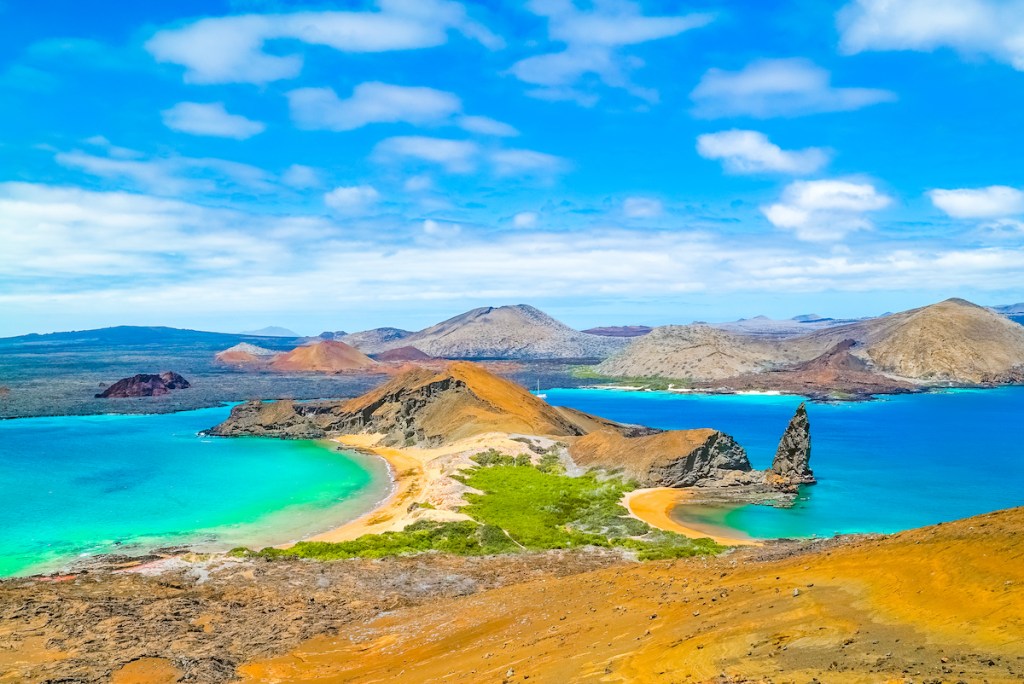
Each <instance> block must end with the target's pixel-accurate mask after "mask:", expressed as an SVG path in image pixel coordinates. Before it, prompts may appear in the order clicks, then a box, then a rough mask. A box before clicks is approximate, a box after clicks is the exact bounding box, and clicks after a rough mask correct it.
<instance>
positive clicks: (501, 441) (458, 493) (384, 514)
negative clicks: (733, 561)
mask: <svg viewBox="0 0 1024 684" xmlns="http://www.w3.org/2000/svg"><path fill="white" fill-rule="evenodd" d="M512 437H513V435H508V434H503V433H497V432H494V433H488V434H483V435H479V436H476V437H471V438H468V439H463V440H459V441H457V442H455V443H453V444H450V445H447V446H443V447H437V448H421V447H407V448H404V449H397V448H394V447H387V446H381V445H379V442H380V441H381V439H382V436H381V435H374V434H369V435H343V436H340V437H335V438H333V439H332V441H334V442H336V443H338V444H339V445H341V446H343V447H346V448H349V449H353V450H357V451H361V452H363V453H367V454H373V455H375V456H378V457H380V458H382V459H384V460H385V461H386V462H387V464H388V467H389V470H390V472H391V479H392V489H391V493H390V494H389V495H388V496H387V498H385V499H384V500H383V501H381V502H380V503H379V504H378V505H377V506H376V507H375V508H374V509H373V510H372V511H370V512H368V513H366V514H365V515H363V516H361V517H359V518H357V519H355V520H352V521H350V522H347V523H345V524H344V525H341V526H340V527H336V528H334V529H332V530H328V531H327V532H323V533H321V534H318V535H315V536H313V537H310V538H309V539H308V540H307V541H324V542H340V541H349V540H352V539H356V538H358V537H361V536H362V535H364V534H382V533H384V532H394V531H397V530H401V529H404V528H405V527H406V526H407V525H410V524H412V523H414V522H416V521H418V520H437V521H447V520H468V518H467V516H465V515H463V514H462V513H459V512H458V508H459V507H460V506H461V505H463V503H464V501H463V500H462V494H463V493H465V492H466V491H467V488H466V487H465V486H464V485H462V484H461V483H459V482H457V481H456V480H453V479H451V477H450V476H451V475H453V474H454V473H455V472H457V471H458V470H460V469H462V468H466V467H471V466H472V465H474V464H473V462H472V461H471V460H470V456H472V455H474V454H477V453H479V452H481V451H486V450H487V449H496V450H498V451H502V452H504V453H509V454H517V453H521V452H522V449H523V444H522V443H521V442H517V441H514V440H513V439H512ZM538 439H540V438H538ZM690 498H691V494H690V492H687V491H686V490H683V489H672V488H669V487H656V488H650V489H637V490H634V491H632V492H629V493H628V494H626V496H625V497H623V500H622V505H623V506H624V507H625V508H626V510H628V511H629V514H630V515H631V516H633V517H635V518H637V519H639V520H642V521H644V522H645V523H647V524H648V525H650V526H652V527H655V528H657V529H660V530H665V531H668V532H675V533H677V534H682V535H685V536H687V537H691V538H693V539H700V538H705V537H708V538H711V539H712V540H714V541H715V542H717V543H719V544H722V545H724V546H751V545H755V546H756V545H760V542H759V541H758V540H756V539H752V538H750V537H748V536H746V535H744V534H743V533H742V532H739V531H738V530H723V529H720V528H711V527H704V526H699V525H683V524H681V523H679V522H677V521H675V520H673V519H672V517H671V515H670V514H671V512H672V510H673V509H674V508H675V507H676V506H678V505H679V504H681V503H684V502H686V501H687V500H688V499H690ZM424 503H426V504H429V505H430V506H432V508H431V507H422V506H416V505H415V504H424Z"/></svg>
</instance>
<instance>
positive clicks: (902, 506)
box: [546, 387, 1024, 538]
mask: <svg viewBox="0 0 1024 684" xmlns="http://www.w3.org/2000/svg"><path fill="white" fill-rule="evenodd" d="M546 393H547V396H548V401H549V402H551V403H553V404H556V405H564V406H571V407H573V408H577V409H580V410H583V411H587V412H590V413H596V414H598V415H601V416H605V417H607V418H612V419H615V420H620V421H625V422H630V423H642V424H646V425H650V426H653V427H659V428H697V427H714V428H717V429H720V430H722V431H724V432H726V433H728V434H730V435H732V436H733V437H735V438H736V439H737V440H738V441H739V442H740V444H742V445H743V446H744V447H746V449H747V453H748V454H749V455H750V459H751V461H752V462H753V464H754V467H755V468H764V467H767V466H769V465H771V460H772V457H773V456H774V454H775V448H776V447H777V446H778V442H779V438H780V437H781V436H782V432H783V431H784V430H785V428H786V424H787V423H788V421H789V419H790V417H791V416H792V415H793V411H794V410H795V409H796V407H797V405H798V404H799V403H800V401H801V399H800V398H799V397H792V396H750V395H719V396H714V395H692V394H689V395H688V394H670V393H664V392H627V391H615V390H596V389H567V390H557V389H556V390H546ZM807 410H808V415H809V417H810V421H811V439H812V461H811V465H812V468H813V469H814V472H815V475H816V476H817V478H818V484H816V485H813V486H808V487H802V488H801V492H800V496H799V499H798V500H797V502H796V504H795V505H794V506H793V507H792V508H788V509H785V508H772V507H769V506H760V505H747V506H740V507H711V506H680V507H679V508H677V509H676V511H675V513H674V515H675V517H677V518H678V519H679V520H680V521H683V522H691V523H705V524H709V525H713V526H718V525H726V526H728V527H732V528H734V529H739V530H742V531H744V532H746V533H747V534H749V535H751V536H754V537H762V538H768V537H785V536H812V535H823V536H824V535H832V534H835V533H846V532H895V531H899V530H904V529H908V528H912V527H919V526H922V525H929V524H933V523H937V522H944V521H949V520H954V519H957V518H963V517H967V516H971V515H976V514H979V513H986V512H989V511H994V510H997V509H1001V508H1009V507H1012V506H1021V505H1024V419H1022V417H1024V387H1006V388H1000V389H994V390H951V391H944V392H936V393H929V394H918V395H903V396H894V397H885V398H881V399H878V400H877V401H868V402H857V403H843V404H825V403H809V404H808V408H807Z"/></svg>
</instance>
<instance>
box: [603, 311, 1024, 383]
mask: <svg viewBox="0 0 1024 684" xmlns="http://www.w3.org/2000/svg"><path fill="white" fill-rule="evenodd" d="M844 340H852V341H853V342H855V343H856V345H857V346H856V348H855V349H853V350H852V354H853V356H854V357H859V358H861V359H863V360H864V361H867V362H868V365H866V366H864V367H863V368H860V369H853V368H850V367H847V368H845V369H844V370H845V371H853V370H859V371H863V372H878V373H885V374H888V375H892V376H897V377H898V378H904V379H911V380H915V381H920V382H953V383H962V384H972V383H989V382H1006V381H1019V380H1020V379H1021V378H1024V327H1022V326H1020V325H1018V324H1016V323H1014V322H1012V321H1010V320H1008V319H1006V318H1004V317H1003V316H1000V315H998V314H996V313H993V312H992V311H990V310H988V309H985V308H983V307H980V306H977V305H975V304H971V303H970V302H967V301H965V300H963V299H948V300H946V301H944V302H939V303H938V304H932V305H930V306H925V307H921V308H919V309H912V310H910V311H904V312H902V313H897V314H890V315H887V316H882V317H879V318H872V319H868V320H864V321H858V322H856V323H850V324H846V325H838V326H834V327H829V328H825V329H823V330H819V331H816V332H812V333H810V334H807V335H801V336H798V337H790V338H785V339H763V338H751V337H746V336H738V335H729V334H728V333H725V332H722V331H720V330H713V329H710V328H707V327H705V326H698V325H692V326H666V327H663V328H656V329H655V330H654V331H653V332H652V333H651V334H649V335H647V336H646V337H643V338H640V339H638V340H636V341H635V342H633V343H632V344H631V345H630V346H629V347H627V348H626V349H625V350H623V351H622V352H621V353H620V354H618V355H616V356H614V357H612V358H609V359H607V360H606V361H605V362H603V363H601V364H600V365H599V366H598V367H597V370H598V371H599V372H601V373H604V374H606V375H609V376H613V377H644V376H647V377H651V376H660V377H668V378H680V379H690V380H695V381H710V380H723V379H726V378H730V377H733V376H746V375H749V374H752V373H763V372H764V371H769V370H794V371H797V370H799V371H810V370H815V369H814V368H808V367H804V368H798V367H795V366H796V364H800V363H803V362H807V361H810V360H811V359H813V358H815V357H817V356H819V355H821V354H824V353H825V352H827V351H828V350H829V349H831V348H833V347H835V345H837V344H840V343H841V342H843V341H844ZM835 361H836V360H835V359H833V360H832V363H833V364H834V363H835ZM817 370H818V371H821V370H822V368H820V367H819V368H817ZM834 370H835V369H834ZM860 380H868V378H866V377H862V378H860Z"/></svg>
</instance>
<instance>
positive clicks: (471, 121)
mask: <svg viewBox="0 0 1024 684" xmlns="http://www.w3.org/2000/svg"><path fill="white" fill-rule="evenodd" d="M456 123H457V124H458V125H459V126H460V127H461V128H463V129H465V130H467V131H469V132H470V133H479V134H480V135H493V136H496V137H501V138H513V137H515V136H517V135H519V131H518V130H516V129H515V127H514V126H510V125H509V124H507V123H505V122H504V121H497V120H495V119H491V118H489V117H486V116H460V117H459V119H458V121H457V122H456Z"/></svg>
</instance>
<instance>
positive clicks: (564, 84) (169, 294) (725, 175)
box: [0, 0, 1024, 335]
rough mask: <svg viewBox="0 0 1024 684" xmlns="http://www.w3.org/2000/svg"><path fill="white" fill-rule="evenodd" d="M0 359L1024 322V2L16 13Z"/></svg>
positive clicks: (12, 16)
mask: <svg viewBox="0 0 1024 684" xmlns="http://www.w3.org/2000/svg"><path fill="white" fill-rule="evenodd" d="M0 101H2V103H3V105H2V106H0V160H2V161H0V312H2V315H0V335H14V334H20V333H25V332H33V331H36V332H45V331H52V330H65V329H80V328H87V327H99V326H106V325H116V324H149V325H152V324H165V325H175V326H182V327H194V328H201V329H217V330H229V331H230V330H241V329H246V328H253V327H261V326H263V325H268V324H277V325H285V326H288V327H291V328H294V329H296V330H298V331H299V332H302V333H316V332H319V331H321V330H324V329H331V330H337V329H346V330H356V329H361V328H367V327H375V326H381V325H397V326H402V327H408V328H419V327H423V326H425V325H427V324H430V323H434V322H436V321H437V320H440V319H442V318H446V317H448V316H450V315H454V314H456V313H459V312H461V311H463V310H465V309H468V308H472V307H476V306H484V305H499V304H508V303H518V302H528V303H532V304H534V305H536V306H539V307H541V308H543V309H545V310H547V311H549V312H550V313H552V314H554V315H556V316H557V317H559V318H562V319H563V320H565V321H566V322H568V323H570V324H573V325H578V326H581V327H586V326H590V325H598V324H626V323H648V324H661V323H668V322H679V323H685V322H689V321H691V320H694V319H701V320H729V319H735V318H737V317H739V316H750V315H755V314H759V313H764V314H768V315H772V316H776V317H788V316H793V315H797V314H803V313H810V312H816V313H821V314H826V315H841V316H854V315H869V314H877V313H881V312H883V311H886V310H896V309H901V308H907V307H910V306H914V305H920V304H925V303H928V302H931V301H935V300H938V299H943V298H946V297H948V296H954V295H957V296H964V297H968V298H970V299H973V300H975V301H979V302H982V303H987V304H998V303H1008V302H1012V301H1020V300H1024V177H1022V170H1021V169H1022V166H1021V159H1022V158H1024V135H1022V133H1021V131H1022V126H1024V114H1022V112H1024V0H900V1H899V2H895V1H893V0H852V1H849V2H823V1H821V0H789V1H784V0H758V1H757V2H753V1H752V0H748V1H746V2H724V1H722V2H714V1H712V0H696V1H693V2H682V1H671V0H650V1H648V2H633V1H629V0H595V1H594V2H584V1H583V0H579V1H578V2H573V1H572V0H526V1H524V2H499V1H498V0H477V1H476V2H466V3H459V2H455V1H452V0H378V1H377V2H375V3H374V2H359V1H358V0H337V1H335V2H327V3H317V2H297V1H289V0H223V1H220V2H217V1H215V0H206V1H203V2H198V1H196V0H180V1H178V2H174V3H149V2H127V1H124V2H113V1H109V2H98V1H97V2H88V1H85V2H83V1H81V0H77V1H71V0H51V1H50V2H47V3H45V5H43V4H40V3H30V2H20V1H17V0H0Z"/></svg>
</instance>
